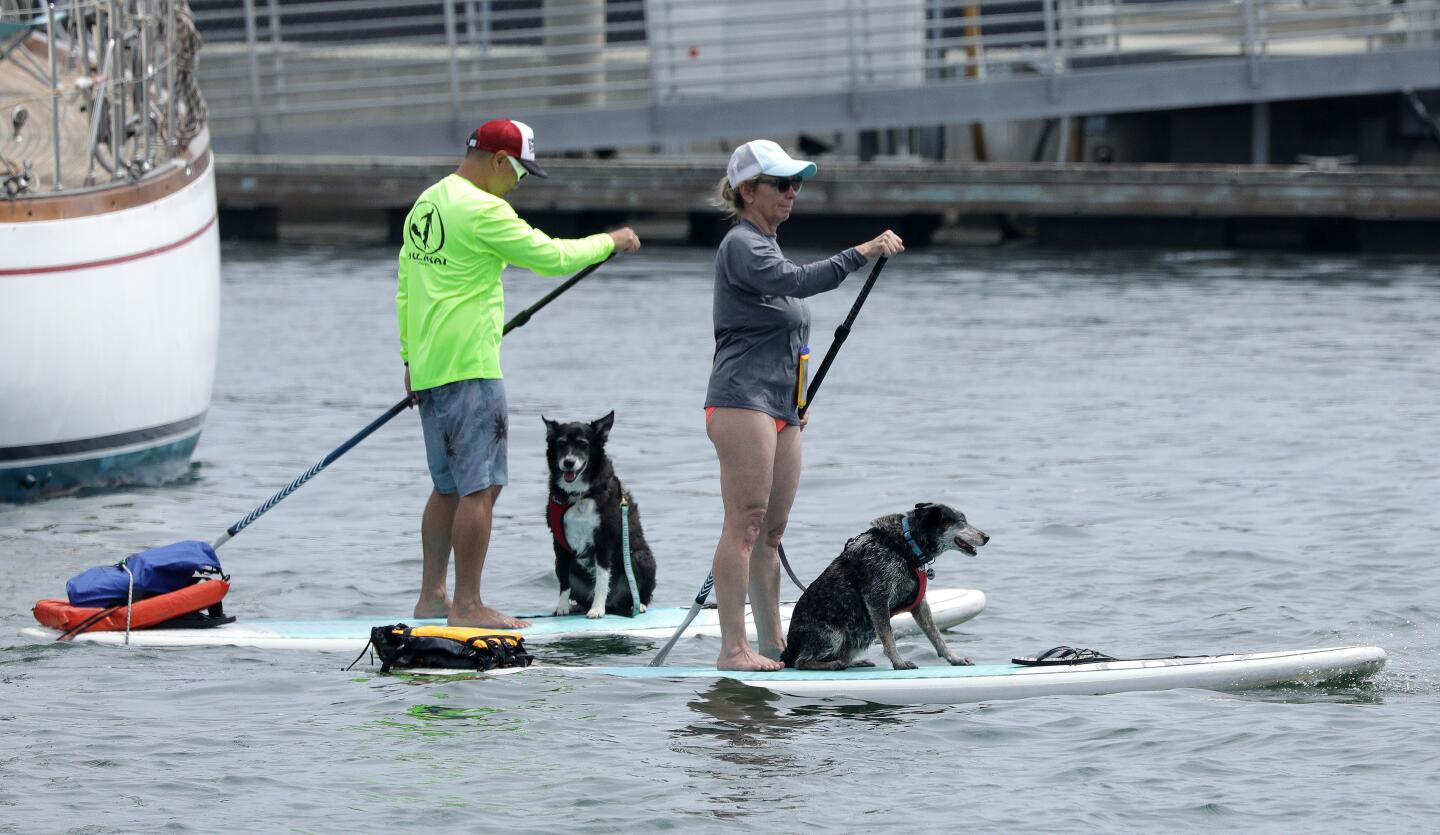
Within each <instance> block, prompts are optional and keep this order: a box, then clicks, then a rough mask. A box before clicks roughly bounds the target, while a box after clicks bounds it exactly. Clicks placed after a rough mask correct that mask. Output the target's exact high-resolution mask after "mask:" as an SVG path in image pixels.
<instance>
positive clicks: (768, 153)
mask: <svg viewBox="0 0 1440 835" xmlns="http://www.w3.org/2000/svg"><path fill="white" fill-rule="evenodd" d="M761 174H769V175H770V176H772V177H799V178H800V179H802V180H803V179H805V178H806V177H813V176H815V163H813V162H809V161H808V160H803V159H791V157H790V155H789V154H787V153H785V149H784V148H781V147H780V146H779V145H776V144H775V143H774V142H771V141H770V140H768V139H752V140H750V141H749V142H746V143H745V144H744V145H741V146H740V147H739V148H736V149H735V153H733V154H731V155H730V164H729V165H728V166H726V168H725V175H726V176H727V177H729V179H730V186H731V188H739V187H740V184H741V183H743V182H745V181H746V180H748V179H750V178H751V177H758V176H760V175H761Z"/></svg>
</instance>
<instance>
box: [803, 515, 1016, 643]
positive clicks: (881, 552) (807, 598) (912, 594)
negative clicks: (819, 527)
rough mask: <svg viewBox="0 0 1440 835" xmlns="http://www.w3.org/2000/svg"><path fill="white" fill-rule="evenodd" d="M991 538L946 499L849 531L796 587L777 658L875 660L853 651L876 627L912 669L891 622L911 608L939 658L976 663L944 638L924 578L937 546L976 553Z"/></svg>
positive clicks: (869, 638)
mask: <svg viewBox="0 0 1440 835" xmlns="http://www.w3.org/2000/svg"><path fill="white" fill-rule="evenodd" d="M989 541H990V537H989V536H987V535H986V534H985V532H984V531H980V530H977V529H976V528H975V527H973V526H972V525H971V524H970V523H969V522H967V521H965V514H963V513H961V512H960V511H958V510H956V509H954V508H952V507H950V506H948V505H943V504H929V503H928V502H922V503H921V504H917V505H915V509H914V510H910V511H907V512H905V513H892V514H890V515H889V516H881V517H880V518H879V519H876V520H875V521H874V522H871V523H870V530H868V531H865V532H864V533H862V534H860V535H859V536H855V537H851V539H850V541H849V542H847V543H845V549H844V550H843V551H841V552H840V556H838V557H836V558H835V561H834V562H832V563H830V566H829V567H828V568H826V569H825V571H824V572H822V573H821V574H820V576H819V577H817V578H815V582H813V583H811V584H810V587H809V588H807V589H806V590H805V593H804V594H802V595H800V600H799V602H797V603H796V604H795V611H794V613H793V614H792V615H791V617H790V631H789V634H788V635H787V636H786V643H785V652H784V653H783V654H782V655H781V656H780V660H781V661H784V662H785V666H787V667H794V668H796V669H801V670H843V669H845V668H846V667H849V666H852V665H853V666H857V667H858V666H872V665H871V662H869V661H856V660H855V659H856V658H858V657H859V656H860V655H862V654H864V653H865V652H866V651H868V650H869V649H870V645H871V644H873V643H874V642H875V637H876V636H877V635H878V636H879V637H880V643H881V645H882V646H884V647H885V655H886V657H888V658H889V659H890V663H891V664H894V665H895V669H897V670H913V669H915V665H914V664H913V663H911V662H909V661H906V660H905V659H903V658H901V657H900V651H899V650H898V649H896V647H895V635H894V633H893V632H892V631H891V630H890V618H891V617H892V616H894V615H897V614H899V613H901V612H911V613H912V616H913V617H914V618H915V622H916V623H917V624H919V625H920V629H921V630H923V631H924V632H925V637H927V638H929V639H930V643H931V644H933V645H934V646H935V652H937V653H939V655H940V657H941V658H944V659H945V660H946V661H949V662H950V663H951V664H955V665H961V666H967V665H969V664H971V663H973V662H972V661H970V659H968V658H961V657H959V656H957V655H956V654H955V653H953V652H951V651H950V648H949V647H948V646H946V645H945V639H944V638H943V637H941V635H940V629H939V628H938V627H937V626H936V625H935V618H934V616H933V615H931V613H930V605H929V604H928V603H926V602H925V580H926V578H927V572H928V571H929V566H930V563H932V562H934V561H935V558H936V557H938V556H940V554H941V553H942V552H944V551H948V550H950V549H954V550H957V551H962V552H964V553H966V554H969V555H970V556H972V557H973V556H975V549H976V548H978V547H980V546H982V545H984V544H985V543H987V542H989Z"/></svg>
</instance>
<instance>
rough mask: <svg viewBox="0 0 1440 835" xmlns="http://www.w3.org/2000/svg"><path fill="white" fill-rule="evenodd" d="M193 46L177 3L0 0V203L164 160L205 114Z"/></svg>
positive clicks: (194, 35)
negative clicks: (196, 78)
mask: <svg viewBox="0 0 1440 835" xmlns="http://www.w3.org/2000/svg"><path fill="white" fill-rule="evenodd" d="M199 47H200V38H199V33H198V31H197V30H196V29H195V26H194V22H193V20H192V19H191V16H190V11H189V8H188V6H187V5H186V3H185V2H184V0H59V1H58V2H54V3H45V2H43V0H0V114H3V120H0V139H3V140H4V141H0V187H3V188H0V199H14V198H17V197H20V196H23V195H26V194H37V193H44V192H55V191H60V190H62V189H76V188H86V187H92V186H97V185H105V184H107V181H108V182H110V183H113V182H118V181H134V180H138V179H141V178H143V177H144V176H146V174H147V173H149V172H150V171H151V170H153V169H154V168H155V167H156V166H157V165H158V164H160V163H163V162H165V161H168V160H170V159H173V158H175V157H176V156H177V154H178V153H179V152H180V150H181V148H183V147H184V146H185V145H186V144H187V143H188V142H189V140H190V139H191V138H193V137H194V136H195V135H196V134H197V133H198V132H199V130H200V129H201V126H202V125H203V122H204V119H205V102H204V99H203V98H201V96H200V94H199V90H198V88H197V86H196V83H195V79H194V68H195V55H196V52H197V51H198V50H199ZM47 122H48V124H46V123H47ZM97 167H98V168H99V169H101V172H97V170H96V169H97Z"/></svg>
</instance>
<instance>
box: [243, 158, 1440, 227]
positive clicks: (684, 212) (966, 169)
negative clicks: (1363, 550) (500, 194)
mask: <svg viewBox="0 0 1440 835" xmlns="http://www.w3.org/2000/svg"><path fill="white" fill-rule="evenodd" d="M458 160H459V154H458V152H457V154H456V155H455V156H453V157H377V156H363V157H361V156H308V155H306V156H298V155H297V156H283V155H273V154H267V155H241V154H222V155H220V156H219V157H218V158H217V163H216V175H217V186H218V189H219V201H220V210H221V228H222V233H223V234H225V235H226V236H227V237H232V238H234V237H238V238H255V239H276V238H278V237H279V235H280V228H281V227H282V226H284V225H287V224H290V223H303V222H307V221H313V220H316V219H332V220H334V219H348V220H353V221H356V222H359V223H366V222H368V223H369V224H370V228H372V229H373V236H374V237H375V239H377V240H386V241H389V242H391V243H398V242H399V240H400V238H399V230H400V226H401V221H402V220H403V218H404V215H405V213H406V212H407V211H408V210H409V208H410V206H411V204H412V203H413V202H414V200H415V197H416V196H417V195H418V194H419V193H420V192H421V191H423V190H424V189H425V188H426V187H427V186H429V185H430V184H431V183H433V182H435V181H436V180H438V179H440V178H441V177H443V176H445V175H446V174H448V173H450V172H452V171H453V170H454V169H455V165H456V164H457V162H458ZM541 162H542V164H544V166H545V167H546V170H547V171H549V172H550V175H551V177H550V179H549V180H548V181H532V180H527V181H526V182H525V183H524V184H523V185H522V186H521V187H520V188H517V189H516V190H515V191H514V192H512V193H511V195H510V196H509V199H510V200H511V202H512V204H514V206H515V207H516V209H517V210H518V211H519V212H520V213H521V214H522V215H523V216H525V217H527V218H529V219H531V220H532V222H534V223H535V224H536V225H537V226H539V227H540V228H543V229H545V230H546V231H547V232H549V233H551V234H553V235H574V234H583V233H588V232H593V231H595V230H596V229H600V228H606V227H612V226H615V225H619V224H623V223H631V224H637V226H639V225H642V224H647V223H648V224H649V226H650V227H651V228H653V229H655V230H657V232H659V238H660V239H661V240H669V241H671V242H678V243H690V244H696V245H704V244H709V243H713V242H714V241H715V240H716V239H717V236H718V235H719V234H720V233H721V232H722V231H723V225H722V222H721V219H720V216H719V213H718V212H717V210H716V209H715V208H714V207H713V206H712V205H711V204H710V198H711V197H712V196H713V195H714V193H715V189H716V185H717V184H718V182H719V180H720V177H721V176H722V174H723V172H724V170H725V159H724V158H723V157H721V156H716V157H714V158H713V159H712V158H695V157H684V158H677V157H673V156H664V157H643V158H636V157H626V158H623V159H594V158H584V159H571V158H548V159H542V160H541ZM817 162H818V163H819V166H820V176H819V177H818V178H816V179H815V180H814V181H812V182H810V183H807V184H806V186H805V190H804V192H803V193H802V196H801V202H800V204H799V205H800V208H799V209H798V210H797V211H796V213H795V215H794V216H793V217H792V219H791V220H790V221H789V222H788V223H787V224H786V226H785V234H786V240H787V242H810V243H816V244H828V243H836V242H844V241H850V240H851V239H854V238H856V237H857V236H863V235H865V234H869V233H870V230H872V229H873V230H874V231H879V230H878V229H875V227H877V226H881V225H885V226H890V227H892V228H894V229H896V231H897V232H900V234H902V235H904V236H905V237H906V239H907V241H908V242H911V243H913V244H916V245H922V246H923V245H926V244H932V243H933V244H945V243H955V242H965V241H974V242H993V241H992V240H991V239H992V238H998V239H1005V238H1016V237H1022V238H1029V239H1033V240H1035V241H1037V242H1039V243H1042V244H1051V245H1060V246H1086V245H1106V246H1108V245H1126V244H1133V245H1149V246H1186V247H1196V248H1285V249H1297V248H1310V249H1330V250H1358V251H1396V250H1398V251H1440V169H1428V168H1381V167H1370V166H1366V167H1349V166H1345V165H1343V164H1341V163H1339V162H1337V161H1335V160H1326V159H1321V160H1318V161H1316V163H1315V164H1311V165H1285V166H1280V165H1244V166H1229V165H1170V164H1144V165H1134V164H1066V165H1056V164H1051V163H1037V164H998V163H986V164H976V163H937V162H932V161H928V160H918V159H917V160H905V161H895V160H884V161H875V162H865V163H862V162H859V161H855V160H839V159H836V160H829V159H825V158H824V157H821V158H819V159H817ZM367 219H368V220H367ZM661 230H663V231H661ZM642 234H643V232H642ZM651 237H652V239H654V237H655V236H654V235H652V236H651Z"/></svg>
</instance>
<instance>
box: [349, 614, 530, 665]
mask: <svg viewBox="0 0 1440 835" xmlns="http://www.w3.org/2000/svg"><path fill="white" fill-rule="evenodd" d="M370 646H372V647H374V648H375V652H376V654H378V655H379V656H380V672H382V673H388V672H390V671H391V670H392V669H393V670H412V669H425V668H430V669H445V670H479V671H481V672H484V671H485V670H494V669H497V668H501V667H528V666H530V664H531V663H532V662H534V660H535V657H534V656H532V655H531V654H530V653H528V652H526V651H525V639H524V638H523V636H521V634H520V633H519V632H512V631H509V630H505V629H481V628H477V627H468V626H406V625H405V624H403V623H397V624H394V625H393V626H377V627H375V628H373V629H371V630H370ZM361 654H362V655H363V654H364V653H361Z"/></svg>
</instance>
